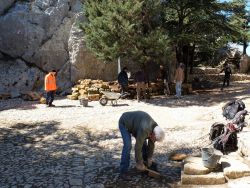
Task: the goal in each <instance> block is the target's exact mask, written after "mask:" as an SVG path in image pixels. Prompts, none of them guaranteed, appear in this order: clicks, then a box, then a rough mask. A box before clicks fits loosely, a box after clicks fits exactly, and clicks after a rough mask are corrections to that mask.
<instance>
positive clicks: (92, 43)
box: [82, 0, 168, 63]
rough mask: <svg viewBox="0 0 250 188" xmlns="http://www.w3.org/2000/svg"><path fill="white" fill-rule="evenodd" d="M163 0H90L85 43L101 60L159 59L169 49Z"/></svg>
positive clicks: (85, 25) (86, 10)
mask: <svg viewBox="0 0 250 188" xmlns="http://www.w3.org/2000/svg"><path fill="white" fill-rule="evenodd" d="M160 2H161V1H160V0H147V1H143V0H103V1H99V0H87V1H86V2H85V15H86V18H87V20H88V22H87V23H83V24H82V28H83V30H84V32H85V43H86V46H87V47H88V49H89V50H91V51H92V52H93V53H94V54H95V55H96V56H97V57H98V58H99V59H102V60H105V61H115V60H116V59H117V58H118V57H121V58H123V59H130V60H133V61H134V62H139V63H147V62H149V61H151V60H152V59H153V60H155V61H157V59H158V58H160V57H161V56H162V55H163V54H164V53H166V52H167V48H168V38H167V35H166V32H165V31H164V30H163V29H162V28H161V25H162V24H161V18H160V14H159V11H161V6H160V5H161V3H160Z"/></svg>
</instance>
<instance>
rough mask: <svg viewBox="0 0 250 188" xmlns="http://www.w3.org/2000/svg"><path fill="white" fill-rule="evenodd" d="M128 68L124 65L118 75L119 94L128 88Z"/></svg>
mask: <svg viewBox="0 0 250 188" xmlns="http://www.w3.org/2000/svg"><path fill="white" fill-rule="evenodd" d="M127 72H128V68H127V67H124V68H123V69H122V71H121V72H120V73H119V75H118V83H119V84H120V87H121V94H122V95H123V94H124V93H125V92H126V91H127V89H128V74H127Z"/></svg>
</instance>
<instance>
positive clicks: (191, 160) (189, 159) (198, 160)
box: [184, 156, 202, 164]
mask: <svg viewBox="0 0 250 188" xmlns="http://www.w3.org/2000/svg"><path fill="white" fill-rule="evenodd" d="M186 163H197V164H200V163H202V159H201V157H192V156H189V157H187V158H186V159H184V164H186Z"/></svg>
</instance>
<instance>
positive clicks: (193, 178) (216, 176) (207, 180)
mask: <svg viewBox="0 0 250 188" xmlns="http://www.w3.org/2000/svg"><path fill="white" fill-rule="evenodd" d="M181 183H182V184H191V185H217V184H224V183H226V179H225V177H224V175H223V173H222V172H218V173H217V172H211V173H209V174H206V175H187V174H184V173H182V174H181Z"/></svg>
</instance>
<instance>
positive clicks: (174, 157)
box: [169, 153, 188, 161]
mask: <svg viewBox="0 0 250 188" xmlns="http://www.w3.org/2000/svg"><path fill="white" fill-rule="evenodd" d="M187 157H188V156H187V155H186V154H184V153H173V154H172V155H171V156H170V157H169V159H170V160H172V161H182V160H183V159H185V158H187Z"/></svg>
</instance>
